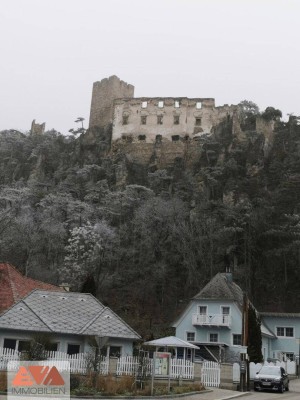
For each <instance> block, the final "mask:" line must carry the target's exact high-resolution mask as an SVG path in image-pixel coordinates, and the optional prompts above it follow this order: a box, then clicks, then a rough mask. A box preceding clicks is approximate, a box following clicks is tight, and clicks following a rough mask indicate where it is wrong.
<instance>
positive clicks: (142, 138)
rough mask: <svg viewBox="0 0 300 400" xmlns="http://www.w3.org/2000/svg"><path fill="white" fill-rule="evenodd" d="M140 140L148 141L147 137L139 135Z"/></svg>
mask: <svg viewBox="0 0 300 400" xmlns="http://www.w3.org/2000/svg"><path fill="white" fill-rule="evenodd" d="M138 139H139V140H140V141H143V140H146V135H139V136H138Z"/></svg>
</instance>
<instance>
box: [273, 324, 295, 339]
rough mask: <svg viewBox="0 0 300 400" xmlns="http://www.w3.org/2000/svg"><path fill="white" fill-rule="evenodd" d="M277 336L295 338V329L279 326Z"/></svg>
mask: <svg viewBox="0 0 300 400" xmlns="http://www.w3.org/2000/svg"><path fill="white" fill-rule="evenodd" d="M277 336H281V337H294V328H292V327H282V326H278V327H277Z"/></svg>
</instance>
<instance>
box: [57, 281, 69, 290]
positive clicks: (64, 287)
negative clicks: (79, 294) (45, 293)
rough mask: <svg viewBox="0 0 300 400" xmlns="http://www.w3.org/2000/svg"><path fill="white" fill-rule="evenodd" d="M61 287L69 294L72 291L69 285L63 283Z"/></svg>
mask: <svg viewBox="0 0 300 400" xmlns="http://www.w3.org/2000/svg"><path fill="white" fill-rule="evenodd" d="M59 287H60V288H62V289H64V291H65V292H69V291H70V285H69V284H68V283H61V284H60V285H59Z"/></svg>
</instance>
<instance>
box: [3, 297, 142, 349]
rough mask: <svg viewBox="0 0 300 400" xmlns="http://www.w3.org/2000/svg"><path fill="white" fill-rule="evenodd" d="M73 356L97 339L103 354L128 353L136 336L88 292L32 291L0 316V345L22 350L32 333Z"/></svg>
mask: <svg viewBox="0 0 300 400" xmlns="http://www.w3.org/2000/svg"><path fill="white" fill-rule="evenodd" d="M37 334H38V335H41V334H44V335H47V338H48V340H49V344H48V346H49V349H48V350H52V351H59V352H63V353H67V354H69V355H74V354H78V353H86V352H88V351H89V350H90V349H91V346H92V345H95V343H96V342H98V345H99V346H100V347H101V348H102V353H103V355H106V356H127V355H132V351H133V342H135V341H136V340H139V339H140V336H139V335H138V334H137V333H136V332H135V331H134V330H133V329H132V328H131V327H130V326H129V325H127V324H126V323H125V321H123V320H122V319H121V318H120V317H119V316H118V315H117V314H115V313H114V312H113V311H112V310H111V309H110V308H108V307H105V306H104V305H103V304H102V303H100V301H98V300H97V299H96V298H95V297H94V296H92V295H91V294H86V293H85V294H84V293H74V292H53V291H48V290H34V291H33V292H31V293H30V294H29V295H27V296H26V297H24V298H23V299H22V300H20V301H19V302H18V303H16V304H15V305H13V306H12V307H11V308H9V309H8V310H6V311H5V312H4V313H3V314H1V315H0V348H1V347H2V348H6V349H12V350H18V351H25V350H26V349H27V348H28V344H29V342H30V341H31V340H32V339H33V338H35V337H36V335H37Z"/></svg>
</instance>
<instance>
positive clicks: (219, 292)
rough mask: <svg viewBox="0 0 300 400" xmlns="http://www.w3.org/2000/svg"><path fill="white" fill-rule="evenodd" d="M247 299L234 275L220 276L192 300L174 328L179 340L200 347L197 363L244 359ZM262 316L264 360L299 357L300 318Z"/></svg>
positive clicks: (275, 315) (296, 316) (287, 315)
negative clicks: (245, 299)
mask: <svg viewBox="0 0 300 400" xmlns="http://www.w3.org/2000/svg"><path fill="white" fill-rule="evenodd" d="M243 297H244V294H243V291H242V289H241V288H240V287H239V286H238V285H237V284H235V283H234V282H233V280H232V274H231V273H218V274H217V275H215V276H214V277H213V278H212V280H211V281H210V282H209V283H208V284H207V285H206V286H205V287H204V288H203V289H202V290H201V291H200V292H199V293H198V294H197V295H196V296H195V297H193V298H192V300H191V302H190V303H189V305H188V306H187V307H186V309H185V310H184V311H183V312H182V314H181V315H180V316H179V318H178V319H177V320H176V321H175V323H174V325H173V327H175V328H176V336H177V337H178V338H180V339H183V340H187V341H188V342H190V343H193V344H195V345H197V346H198V347H200V350H198V351H196V353H195V358H196V359H197V357H203V358H205V359H209V360H215V361H222V362H234V361H238V360H239V359H240V353H241V351H244V348H243V346H242V325H243ZM261 316H262V323H261V333H262V354H263V357H264V359H265V360H267V359H268V358H282V355H283V354H286V355H287V356H288V357H289V358H292V355H293V356H295V355H298V354H299V350H297V351H296V346H297V345H298V342H297V340H296V339H297V338H299V337H300V315H299V314H274V315H273V314H266V313H262V314H261ZM284 316H285V318H284ZM292 316H294V317H292ZM298 347H299V345H298ZM191 356H192V355H191Z"/></svg>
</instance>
